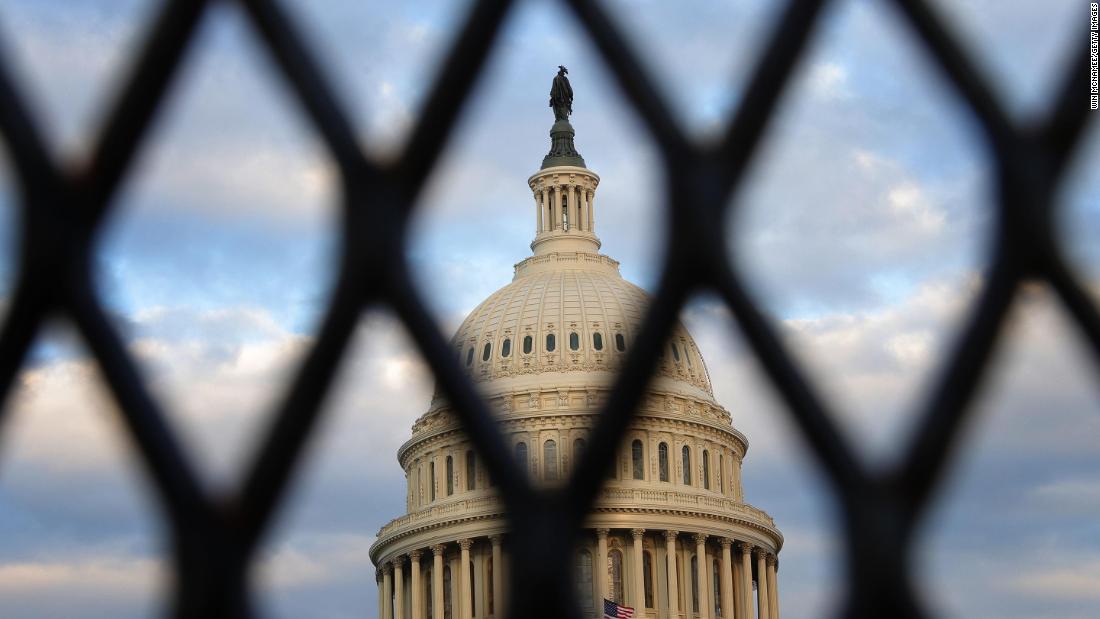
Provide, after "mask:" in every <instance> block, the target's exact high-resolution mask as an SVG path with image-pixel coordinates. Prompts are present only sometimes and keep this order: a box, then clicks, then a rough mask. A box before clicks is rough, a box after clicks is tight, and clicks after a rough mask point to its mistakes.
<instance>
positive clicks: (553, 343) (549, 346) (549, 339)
mask: <svg viewBox="0 0 1100 619" xmlns="http://www.w3.org/2000/svg"><path fill="white" fill-rule="evenodd" d="M557 347H558V342H557V340H556V339H554V334H553V333H547V334H546V352H554V349H555V348H557Z"/></svg>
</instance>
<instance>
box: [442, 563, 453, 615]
mask: <svg viewBox="0 0 1100 619" xmlns="http://www.w3.org/2000/svg"><path fill="white" fill-rule="evenodd" d="M452 606H453V605H452V604H451V566H449V565H444V566H443V619H451V618H452V617H454V614H453V612H452V610H451V607H452Z"/></svg>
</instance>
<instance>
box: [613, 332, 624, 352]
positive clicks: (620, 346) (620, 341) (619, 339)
mask: <svg viewBox="0 0 1100 619" xmlns="http://www.w3.org/2000/svg"><path fill="white" fill-rule="evenodd" d="M615 350H617V351H619V352H626V338H625V337H623V334H622V333H616V334H615Z"/></svg>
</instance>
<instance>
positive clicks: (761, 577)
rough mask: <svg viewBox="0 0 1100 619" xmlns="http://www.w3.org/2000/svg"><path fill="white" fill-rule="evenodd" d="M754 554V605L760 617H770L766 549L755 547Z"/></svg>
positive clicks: (764, 618) (766, 618) (762, 618)
mask: <svg viewBox="0 0 1100 619" xmlns="http://www.w3.org/2000/svg"><path fill="white" fill-rule="evenodd" d="M753 554H755V555H756V607H757V609H758V612H759V613H760V619H770V617H771V615H770V614H769V612H768V567H767V565H765V562H766V557H767V556H768V551H766V550H764V549H763V548H757V549H755V550H754V551H753Z"/></svg>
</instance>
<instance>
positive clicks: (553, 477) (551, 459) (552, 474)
mask: <svg viewBox="0 0 1100 619" xmlns="http://www.w3.org/2000/svg"><path fill="white" fill-rule="evenodd" d="M542 466H543V469H542V478H543V479H545V480H546V481H557V479H558V444H557V443H556V442H554V441H553V440H549V441H546V442H545V443H543V444H542Z"/></svg>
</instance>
